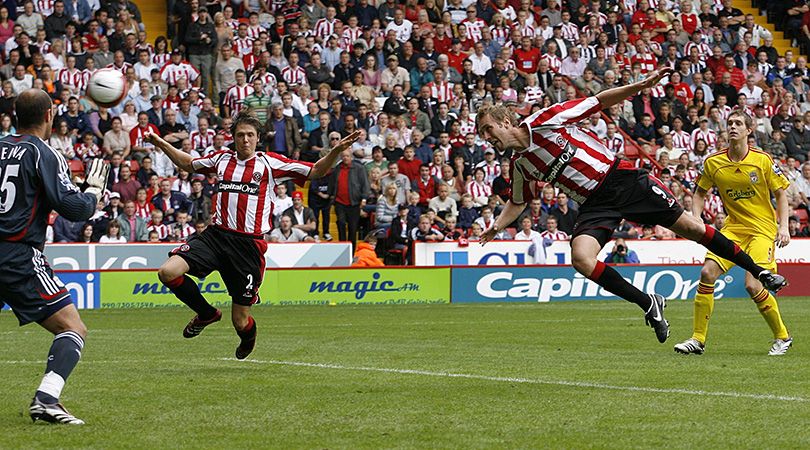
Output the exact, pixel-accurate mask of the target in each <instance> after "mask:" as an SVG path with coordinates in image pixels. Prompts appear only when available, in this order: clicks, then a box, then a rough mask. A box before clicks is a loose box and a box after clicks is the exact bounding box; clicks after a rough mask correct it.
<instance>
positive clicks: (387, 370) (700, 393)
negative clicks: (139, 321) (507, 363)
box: [219, 358, 810, 402]
mask: <svg viewBox="0 0 810 450" xmlns="http://www.w3.org/2000/svg"><path fill="white" fill-rule="evenodd" d="M219 360H220V361H231V362H241V363H252V364H270V365H276V366H293V367H312V368H317V369H332V370H350V371H359V372H381V373H395V374H402V375H421V376H428V377H442V378H463V379H468V380H483V381H493V382H498V383H520V384H543V385H552V386H568V387H577V388H587V389H605V390H611V391H630V392H646V393H655V394H682V395H696V396H709V397H728V398H746V399H752V400H778V401H785V402H810V399H807V398H804V397H792V396H784V395H775V394H746V393H744V392H723V391H703V390H694V389H680V388H654V387H642V386H618V385H611V384H604V383H591V382H584V381H567V380H542V379H532V378H514V377H493V376H487V375H476V374H467V373H453V372H433V371H429V370H418V369H392V368H385V367H363V366H344V365H340V364H325V363H309V362H301V361H277V360H268V361H262V360H257V359H246V360H238V359H236V358H219Z"/></svg>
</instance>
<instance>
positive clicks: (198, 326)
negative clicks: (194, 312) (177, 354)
mask: <svg viewBox="0 0 810 450" xmlns="http://www.w3.org/2000/svg"><path fill="white" fill-rule="evenodd" d="M221 319H222V311H220V310H218V309H217V312H216V314H214V317H212V318H210V319H208V320H200V316H194V317H192V318H191V321H190V322H189V323H188V325H186V328H185V329H183V337H184V338H186V339H190V338H193V337H195V336H198V335H199V334H200V333H202V331H203V329H204V328H205V327H207V326H208V325H211V324H212V323H214V322H219V321H220V320H221Z"/></svg>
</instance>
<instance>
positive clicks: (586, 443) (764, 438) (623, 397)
mask: <svg viewBox="0 0 810 450" xmlns="http://www.w3.org/2000/svg"><path fill="white" fill-rule="evenodd" d="M780 307H781V310H782V312H783V316H784V317H785V321H786V323H787V325H788V327H789V328H790V329H791V330H792V332H793V334H794V337H795V338H796V344H795V347H794V348H792V349H791V350H790V351H789V352H788V354H787V355H786V356H785V357H781V358H774V357H768V356H766V353H767V350H768V348H769V346H770V330H769V329H768V327H767V325H766V324H765V322H764V321H763V320H762V318H761V317H760V315H759V313H758V312H757V310H756V308H755V306H754V305H753V304H752V302H751V300H750V299H748V300H718V301H717V302H716V304H715V313H714V317H713V318H712V323H711V328H710V341H709V346H708V347H707V353H706V354H705V355H703V356H683V355H677V354H675V353H674V352H673V350H672V345H673V344H675V343H677V342H679V341H681V340H683V339H686V338H687V337H689V336H690V334H691V324H692V305H691V302H685V301H678V302H670V304H669V307H668V308H667V318H668V319H669V321H670V323H671V325H672V336H671V337H670V339H669V341H667V343H666V344H659V343H658V342H657V341H656V339H655V336H654V334H653V332H652V330H651V329H650V328H648V327H646V326H645V325H644V320H643V317H642V313H641V311H640V310H638V309H637V308H636V307H635V306H633V305H630V304H628V303H625V302H620V301H612V302H570V303H549V304H492V305H474V304H470V305H433V306H337V307H327V306H323V307H317V306H309V307H256V308H255V309H254V312H255V315H256V318H257V323H258V326H259V328H258V330H259V342H258V347H257V349H256V351H255V352H254V353H253V354H252V355H251V357H250V359H249V360H247V361H236V360H234V359H233V352H234V349H235V347H236V344H237V337H236V335H235V333H234V331H233V329H232V327H231V325H230V322H229V321H226V320H223V321H222V322H220V323H218V324H215V325H213V326H211V327H209V328H207V329H206V330H205V331H204V332H203V334H202V335H200V336H199V337H197V338H194V339H191V340H186V339H183V338H182V336H181V330H182V328H183V326H184V325H185V324H186V322H187V321H188V319H189V318H190V316H191V315H192V314H191V312H190V311H188V310H186V309H184V308H162V309H142V310H136V309H130V310H94V311H84V312H82V316H83V317H84V319H85V322H86V323H87V325H88V327H89V328H90V334H89V336H88V339H87V345H86V347H85V350H84V354H83V358H82V362H81V363H80V364H79V366H78V368H77V369H76V371H74V373H73V375H72V376H71V379H70V380H69V383H68V385H67V388H66V390H65V392H64V395H63V397H62V400H63V401H64V403H65V405H66V406H67V407H68V408H69V409H70V410H71V412H73V413H74V414H76V415H77V416H78V417H80V418H82V419H84V420H85V421H87V423H88V424H87V425H86V426H83V427H68V426H52V425H45V424H37V425H33V424H31V422H30V419H29V418H28V416H27V414H26V411H27V406H28V403H29V402H30V400H31V395H32V394H33V391H34V389H35V388H36V386H37V385H38V383H39V378H40V376H41V373H42V371H43V362H42V361H43V360H44V358H45V355H46V352H47V349H48V346H49V344H50V340H51V338H50V336H49V335H48V334H47V333H46V332H45V331H44V330H41V329H40V328H38V327H36V326H35V325H34V326H27V327H24V328H21V329H20V328H18V327H17V324H16V320H15V319H14V318H13V316H12V314H11V313H10V312H8V311H4V312H3V313H2V314H0V347H2V349H3V352H2V356H0V374H1V375H2V377H1V378H0V398H2V399H3V401H2V402H0V448H3V449H10V448H24V449H28V448H105V449H108V448H150V449H163V448H195V449H196V448H233V449H236V448H282V449H288V448H350V449H354V448H462V449H466V448H549V447H551V448H652V447H668V448H732V447H734V448H807V447H808V446H810V431H808V423H810V376H808V374H810V370H808V369H810V364H809V363H808V355H810V351H808V348H810V347H808V344H807V342H808V339H810V338H808V337H807V333H804V332H803V331H804V330H808V329H810V298H783V299H780Z"/></svg>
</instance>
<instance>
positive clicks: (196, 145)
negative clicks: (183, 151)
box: [188, 130, 217, 150]
mask: <svg viewBox="0 0 810 450" xmlns="http://www.w3.org/2000/svg"><path fill="white" fill-rule="evenodd" d="M216 134H217V132H216V131H214V130H205V133H202V132H200V130H194V131H192V132H191V134H189V135H188V140H189V141H191V148H193V149H195V150H196V149H201V148H208V147H209V146H211V145H214V136H216Z"/></svg>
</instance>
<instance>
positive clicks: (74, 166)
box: [68, 159, 84, 175]
mask: <svg viewBox="0 0 810 450" xmlns="http://www.w3.org/2000/svg"><path fill="white" fill-rule="evenodd" d="M68 167H70V173H72V174H73V175H84V163H83V162H81V161H80V160H78V159H71V160H70V161H68Z"/></svg>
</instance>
